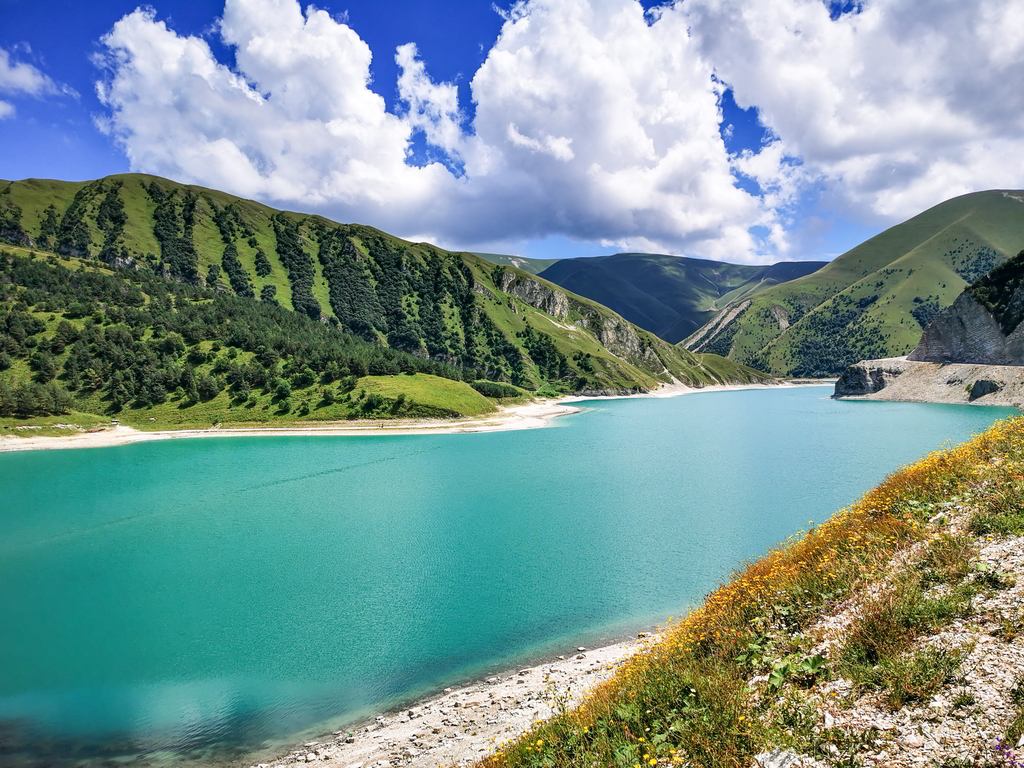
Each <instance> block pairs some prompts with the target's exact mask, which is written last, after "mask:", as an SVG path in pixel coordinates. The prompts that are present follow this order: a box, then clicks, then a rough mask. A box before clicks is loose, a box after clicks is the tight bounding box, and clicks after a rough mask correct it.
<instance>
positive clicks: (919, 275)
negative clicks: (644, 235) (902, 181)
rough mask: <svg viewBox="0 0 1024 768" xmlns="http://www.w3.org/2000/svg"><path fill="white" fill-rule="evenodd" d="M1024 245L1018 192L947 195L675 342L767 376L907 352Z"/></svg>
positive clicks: (822, 372)
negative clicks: (943, 311) (971, 285)
mask: <svg viewBox="0 0 1024 768" xmlns="http://www.w3.org/2000/svg"><path fill="white" fill-rule="evenodd" d="M1022 245H1024V193H1022V192H1019V191H1016V190H988V191H984V192H974V193H970V194H967V195H961V196H959V197H955V198H951V199H950V200H946V201H944V202H942V203H940V204H938V205H936V206H933V207H932V208H929V209H928V210H926V211H923V212H921V213H920V214H918V215H917V216H914V217H912V218H910V219H908V220H907V221H905V222H903V223H901V224H897V225H895V226H893V227H890V228H889V229H887V230H885V231H884V232H882V233H880V234H878V235H876V236H874V237H872V238H870V239H869V240H867V241H865V242H864V243H861V244H860V245H858V246H856V247H855V248H852V249H851V250H849V251H847V252H846V253H844V254H842V255H841V256H839V257H837V258H836V259H834V260H833V261H831V262H829V264H828V265H826V266H825V267H823V268H822V269H820V270H818V271H817V272H815V273H813V274H811V275H807V276H804V277H800V278H797V279H795V280H793V281H790V282H787V283H783V284H780V285H777V286H773V287H771V288H769V289H767V290H766V291H764V292H762V293H761V294H760V295H758V296H755V297H753V299H752V301H751V304H750V305H748V307H746V308H745V309H744V310H743V311H742V312H741V313H739V314H738V315H737V316H736V317H735V318H733V319H732V320H731V321H730V322H728V323H721V324H720V325H719V326H718V327H715V328H709V327H708V326H705V327H704V328H702V329H700V330H698V331H697V332H695V333H694V334H693V335H691V336H690V337H688V338H687V339H685V340H684V341H683V342H682V343H683V345H684V346H686V347H687V348H688V349H690V350H692V351H707V352H718V353H720V354H724V355H727V356H728V357H729V358H730V359H733V360H736V361H738V362H744V363H746V364H750V365H753V366H755V367H759V368H761V369H762V370H766V371H770V372H772V373H773V374H775V375H783V376H816V377H821V376H826V375H837V374H839V373H841V372H842V371H843V370H844V369H845V368H846V367H847V366H848V365H851V364H853V363H855V362H857V361H859V360H864V359H869V358H870V359H874V358H888V357H894V356H898V355H904V354H907V353H908V352H909V351H910V350H911V349H913V347H914V346H915V345H916V343H917V340H918V338H919V336H920V333H921V331H922V330H923V329H924V327H926V326H927V325H928V323H929V322H931V320H932V318H934V317H935V315H936V314H938V312H939V311H940V310H941V309H943V308H944V307H947V306H949V305H950V304H952V303H953V300H954V299H955V298H956V297H957V295H959V293H960V292H961V290H962V289H963V288H964V287H965V286H966V285H967V284H968V283H970V282H973V281H974V280H976V279H977V278H978V277H980V276H981V275H983V274H985V273H987V272H988V271H989V270H991V269H992V268H993V267H995V266H997V265H998V264H1001V263H1003V262H1004V261H1006V260H1007V259H1009V258H1010V257H1011V256H1013V255H1014V254H1016V253H1017V252H1018V251H1019V250H1020V248H1021V246H1022Z"/></svg>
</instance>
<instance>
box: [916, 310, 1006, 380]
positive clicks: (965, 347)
mask: <svg viewBox="0 0 1024 768" xmlns="http://www.w3.org/2000/svg"><path fill="white" fill-rule="evenodd" d="M1016 298H1017V297H1016V296H1015V297H1014V299H1016ZM907 359H908V360H916V361H921V362H928V363H979V364H982V365H1021V364H1024V324H1022V325H1019V326H1017V327H1016V328H1015V329H1014V330H1013V332H1012V333H1010V335H1009V336H1007V335H1005V334H1004V333H1003V330H1002V328H1000V327H999V322H998V321H997V320H996V318H995V317H994V316H993V315H992V313H991V312H989V311H988V309H986V308H985V307H983V306H982V305H981V304H979V303H978V302H977V301H975V300H974V299H973V298H972V297H971V296H970V295H968V294H967V293H961V294H960V295H959V296H958V297H957V299H956V301H954V302H953V305H952V306H951V307H948V308H947V309H944V310H943V311H942V312H940V313H939V314H938V315H937V316H936V317H935V319H934V320H932V322H931V323H930V324H929V325H928V327H927V328H926V329H925V331H924V334H923V335H922V336H921V341H920V342H919V343H918V345H917V348H916V349H914V351H913V352H911V353H910V354H909V355H908V356H907Z"/></svg>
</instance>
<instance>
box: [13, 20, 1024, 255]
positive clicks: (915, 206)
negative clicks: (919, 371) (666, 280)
mask: <svg viewBox="0 0 1024 768" xmlns="http://www.w3.org/2000/svg"><path fill="white" fill-rule="evenodd" d="M1022 82H1024V3H1021V2H1019V0H972V1H971V2H968V3H964V2H959V1H957V0H841V2H840V1H837V0H834V1H826V0H772V2H768V3H754V2H749V1H748V0H682V1H681V2H670V3H667V4H660V3H655V2H650V1H649V0H645V2H643V3H640V2H637V0H522V1H521V2H511V0H500V1H499V2H495V3H490V2H487V1H486V0H448V1H447V2H441V1H440V0H345V1H342V0H321V1H320V2H319V3H317V4H315V5H308V4H301V3H299V2H296V1H295V0H190V1H189V2H186V1H185V0H153V2H152V5H143V6H139V5H137V4H136V3H135V2H121V1H120V0H93V1H92V2H89V3H82V2H74V1H72V0H49V1H43V2H41V1H40V0H0V147H2V148H3V151H2V152H0V178H5V179H10V180H14V179H21V178H29V177H35V178H60V179H69V180H81V179H92V178H98V177H101V176H105V175H107V174H111V173H120V172H126V171H138V172H145V173H153V174H157V175H161V176H166V177H169V178H172V179H175V180H177V181H181V182H185V183H191V184H199V185H203V186H207V187H212V188H216V189H222V190H225V191H228V192H232V193H234V194H238V195H242V196H244V197H249V198H254V199H258V200H261V201H263V202H266V203H268V204H270V205H274V206H276V207H281V208H287V209H290V210H299V211H308V212H314V213H320V214H323V215H325V216H328V217H329V218H332V219H335V220H337V221H344V222H359V223H364V224H371V225H373V226H377V227H379V228H381V229H383V230H385V231H388V232H391V233H393V234H396V235H399V236H402V237H406V238H408V239H412V240H425V241H429V242H433V243H436V244H438V245H441V246H443V247H446V248H451V249H466V250H476V251H489V252H497V253H511V254H518V255H523V256H528V257H534V258H565V257H576V256H592V255H598V254H603V253H615V252H619V251H648V252H658V253H672V254H678V255H686V256H694V257H700V258H709V259H717V260H722V261H730V262H735V263H770V262H774V261H780V260H796V259H830V258H833V257H834V256H836V255H838V254H840V253H842V252H844V251H846V250H848V249H849V248H851V247H853V246H855V245H857V244H858V243H860V242H862V241H863V240H865V239H867V238H868V237H870V236H872V235H874V234H876V233H878V232H880V231H882V230H883V229H885V228H886V227H888V226H891V225H893V224H896V223H899V222H900V221H903V220H905V219H907V218H909V217H910V216H913V215H914V214H916V213H919V212H920V211H922V210H925V209H926V208H928V207H930V206H932V205H935V204H937V203H939V202H941V201H943V200H946V199H948V198H950V197H954V196H956V195H960V194H965V193H968V192H973V191H979V190H984V189H1018V188H1021V187H1024V88H1021V87H1020V84H1021V83H1022Z"/></svg>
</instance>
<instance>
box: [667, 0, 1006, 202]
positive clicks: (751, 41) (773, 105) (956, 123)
mask: <svg viewBox="0 0 1024 768" xmlns="http://www.w3.org/2000/svg"><path fill="white" fill-rule="evenodd" d="M684 10H685V15H686V16H687V18H688V19H689V21H690V25H691V27H690V28H691V32H692V35H693V40H694V43H695V47H696V48H697V49H698V50H699V51H700V55H701V56H702V57H704V58H706V59H707V60H708V61H710V62H712V63H713V65H714V67H715V72H716V74H717V75H718V77H720V78H721V79H722V80H724V81H725V82H727V83H728V84H729V85H731V86H732V88H733V89H734V92H735V96H736V100H737V103H739V104H740V106H744V107H749V106H755V107H757V109H758V110H759V114H760V116H761V119H762V121H763V122H764V124H765V125H767V126H768V127H769V128H770V129H771V130H772V131H773V132H774V133H775V135H777V136H778V137H779V138H780V140H781V142H782V147H783V148H784V150H785V154H786V155H788V156H790V157H798V158H800V159H801V160H802V161H803V164H804V173H805V174H807V175H808V177H814V176H816V177H817V178H818V179H819V181H820V183H822V184H824V185H825V187H826V189H827V190H828V192H829V193H830V194H831V195H832V196H833V197H834V198H835V199H836V201H837V202H838V203H840V204H843V205H847V206H854V207H855V208H857V209H860V210H862V211H864V212H865V213H870V214H874V215H876V216H878V217H880V218H882V219H884V220H890V221H892V220H899V219H902V218H904V217H907V216H910V215H913V214H915V213H918V212H919V211H921V210H922V209H924V208H926V207H928V206H930V205H934V204H935V203H938V202H940V201H942V200H944V199H947V198H949V197H952V196H954V195H958V194H963V193H965V192H971V191H975V190H979V189H989V188H993V187H1001V186H1004V187H1006V186H1009V187H1016V186H1020V185H1021V184H1022V183H1024V141H1022V137H1024V90H1022V89H1021V88H1020V87H1019V84H1020V83H1021V82H1024V35H1022V33H1021V31H1022V30H1024V6H1022V5H1021V4H1020V3H1019V2H1015V0H972V2H968V3H949V2H942V1H941V0H931V1H929V2H923V3H922V2H920V0H866V1H865V2H864V3H863V4H862V7H861V9H860V12H855V13H849V14H845V15H843V16H841V17H840V18H838V19H835V20H833V19H831V18H830V16H829V10H828V8H827V6H826V4H825V3H823V2H821V0H772V2H769V3H741V2H738V1H737V0H687V2H686V3H685V5H684ZM779 168H780V171H781V172H782V173H783V174H785V173H786V169H785V167H784V166H782V165H780V166H779ZM767 171H768V169H767V168H762V169H761V172H762V174H763V173H765V172H767Z"/></svg>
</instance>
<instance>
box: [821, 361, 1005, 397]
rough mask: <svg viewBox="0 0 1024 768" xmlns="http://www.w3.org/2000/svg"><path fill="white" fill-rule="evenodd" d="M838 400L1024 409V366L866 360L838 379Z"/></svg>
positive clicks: (850, 368)
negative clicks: (998, 406)
mask: <svg viewBox="0 0 1024 768" xmlns="http://www.w3.org/2000/svg"><path fill="white" fill-rule="evenodd" d="M833 397H835V398H844V399H854V400H882V401H889V402H922V403H951V404H957V403H959V404H970V405H1000V406H1009V407H1014V408H1021V407H1024V367H1021V366H1014V365H979V364H974V363H945V364H943V363H929V362H920V361H915V360H909V359H907V358H906V357H889V358H884V359H882V360H862V361H861V362H859V363H855V364H854V365H851V366H850V367H849V368H847V369H846V370H845V371H844V372H843V375H842V376H840V377H839V379H838V381H836V388H835V394H834V395H833Z"/></svg>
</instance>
